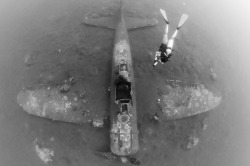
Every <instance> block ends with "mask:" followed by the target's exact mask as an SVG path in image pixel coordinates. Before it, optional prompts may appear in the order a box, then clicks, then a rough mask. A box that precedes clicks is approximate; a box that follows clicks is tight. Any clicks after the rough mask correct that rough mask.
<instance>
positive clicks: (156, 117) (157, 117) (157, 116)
mask: <svg viewBox="0 0 250 166" xmlns="http://www.w3.org/2000/svg"><path fill="white" fill-rule="evenodd" d="M154 120H155V121H158V120H159V115H158V113H157V112H156V113H155V115H154Z"/></svg>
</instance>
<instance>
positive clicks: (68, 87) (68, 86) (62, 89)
mask: <svg viewBox="0 0 250 166" xmlns="http://www.w3.org/2000/svg"><path fill="white" fill-rule="evenodd" d="M69 89H70V85H69V84H67V83H65V84H63V85H62V86H61V88H60V90H61V92H68V91H69Z"/></svg>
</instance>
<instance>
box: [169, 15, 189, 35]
mask: <svg viewBox="0 0 250 166" xmlns="http://www.w3.org/2000/svg"><path fill="white" fill-rule="evenodd" d="M187 19H188V15H186V14H182V16H181V19H180V21H179V24H178V26H177V28H176V30H175V32H174V34H173V36H172V37H171V39H174V38H175V37H176V36H177V33H178V31H179V29H180V28H181V27H182V26H183V25H184V23H185V22H186V20H187Z"/></svg>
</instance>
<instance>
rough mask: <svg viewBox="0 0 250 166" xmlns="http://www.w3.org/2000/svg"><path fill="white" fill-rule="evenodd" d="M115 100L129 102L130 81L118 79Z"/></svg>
mask: <svg viewBox="0 0 250 166" xmlns="http://www.w3.org/2000/svg"><path fill="white" fill-rule="evenodd" d="M115 92H116V93H115V94H116V101H117V100H119V101H120V102H121V103H129V102H130V101H131V100H132V96H131V93H130V92H131V83H130V82H127V81H125V80H120V81H119V82H117V83H116V91H115Z"/></svg>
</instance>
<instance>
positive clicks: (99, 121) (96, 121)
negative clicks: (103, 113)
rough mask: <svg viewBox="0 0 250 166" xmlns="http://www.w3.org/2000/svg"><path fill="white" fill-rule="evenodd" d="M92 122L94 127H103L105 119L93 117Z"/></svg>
mask: <svg viewBox="0 0 250 166" xmlns="http://www.w3.org/2000/svg"><path fill="white" fill-rule="evenodd" d="M92 124H93V126H94V127H103V124H104V122H103V119H93V121H92Z"/></svg>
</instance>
